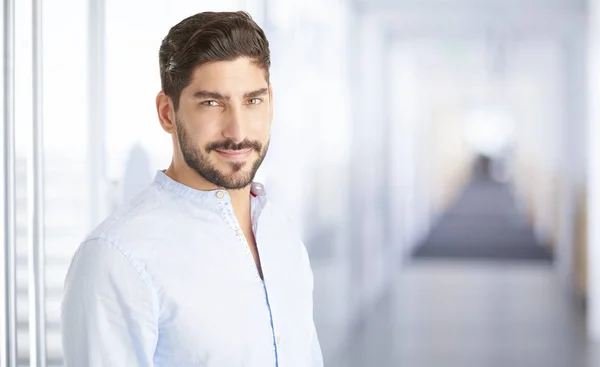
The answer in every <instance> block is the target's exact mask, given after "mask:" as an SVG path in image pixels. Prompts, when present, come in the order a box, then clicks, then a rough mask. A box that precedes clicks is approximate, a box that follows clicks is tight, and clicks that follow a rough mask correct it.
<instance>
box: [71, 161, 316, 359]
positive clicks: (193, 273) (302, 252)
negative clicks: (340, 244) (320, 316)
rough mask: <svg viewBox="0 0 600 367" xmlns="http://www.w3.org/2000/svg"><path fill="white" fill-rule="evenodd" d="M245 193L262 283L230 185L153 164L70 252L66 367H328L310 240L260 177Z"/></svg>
mask: <svg viewBox="0 0 600 367" xmlns="http://www.w3.org/2000/svg"><path fill="white" fill-rule="evenodd" d="M250 200H251V219H252V229H253V231H254V236H255V239H256V244H257V248H258V252H259V256H260V261H261V265H262V271H263V274H264V281H263V280H262V279H261V278H260V277H259V276H258V271H257V268H256V265H255V262H254V259H253V257H252V254H251V252H250V249H249V247H248V243H247V242H246V239H245V237H244V234H243V232H242V230H241V228H240V225H239V223H238V221H237V219H236V217H235V215H234V213H233V209H232V205H231V200H230V198H229V195H228V193H227V191H225V190H213V191H199V190H195V189H192V188H190V187H188V186H185V185H183V184H180V183H178V182H176V181H174V180H172V179H171V178H169V177H168V176H167V175H166V174H165V173H164V172H162V171H158V172H157V175H156V178H155V180H154V182H153V183H152V184H151V185H150V186H149V187H148V188H147V189H146V190H145V191H144V192H142V193H141V194H139V195H138V196H137V197H135V198H134V199H133V200H131V201H130V202H129V203H128V204H126V205H124V206H122V207H121V208H119V209H117V210H116V211H115V212H114V213H113V214H112V215H111V216H110V217H109V218H108V219H106V220H105V221H104V222H103V223H102V224H101V225H100V226H98V227H97V228H96V229H95V230H94V231H93V232H92V233H91V234H90V235H89V236H88V237H87V238H86V239H85V240H84V241H83V242H82V244H81V245H80V246H79V248H78V250H77V252H76V253H75V255H74V257H73V260H72V262H71V265H70V267H69V271H68V273H67V277H66V281H65V286H64V298H63V302H62V307H61V321H62V341H63V354H64V362H65V365H66V366H73V367H82V366H86V367H95V366H110V367H118V366H127V367H133V366H144V367H146V366H155V367H159V366H161V367H162V366H169V367H175V366H185V367H195V366H198V367H200V366H202V367H241V366H244V367H268V366H273V367H296V366H297V367H321V366H322V365H323V361H322V355H321V349H320V346H319V341H318V338H317V333H316V330H315V326H314V322H313V300H312V292H313V275H312V271H311V268H310V263H309V259H308V255H307V252H306V249H305V247H304V244H303V243H302V241H301V240H300V237H299V235H298V234H297V232H296V231H295V230H294V228H293V226H292V225H291V223H290V221H289V220H287V219H286V218H287V217H286V216H285V215H283V214H282V213H281V212H278V210H277V209H276V208H274V207H273V205H272V203H271V202H269V203H268V204H267V196H266V193H265V190H264V188H263V186H262V185H260V184H258V183H253V184H252V187H251V199H250Z"/></svg>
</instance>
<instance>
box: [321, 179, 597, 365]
mask: <svg viewBox="0 0 600 367" xmlns="http://www.w3.org/2000/svg"><path fill="white" fill-rule="evenodd" d="M499 260H500V261H499ZM398 269H399V270H398V271H397V273H396V274H395V275H394V280H393V281H392V283H391V286H390V287H389V289H388V290H387V291H386V292H384V293H383V297H382V298H381V299H380V300H379V302H378V303H376V305H375V306H374V307H373V308H372V309H371V310H370V311H369V312H368V313H367V315H366V317H365V318H364V319H363V320H362V321H361V322H360V324H359V325H357V327H356V330H354V333H353V335H352V337H351V338H350V339H349V340H348V344H347V345H346V347H345V349H343V351H342V352H341V353H340V355H339V356H338V357H337V358H338V359H337V360H335V361H332V364H331V365H332V366H340V367H341V366H350V367H359V366H360V367H363V366H380V367H386V366H390V367H392V366H402V367H439V366H446V367H479V366H481V367H483V366H485V367H504V366H511V367H586V366H590V367H591V366H592V365H593V364H592V363H591V359H590V361H588V354H590V356H589V358H591V352H592V350H589V351H588V348H587V347H586V333H585V320H584V309H583V305H581V304H577V302H575V301H573V300H572V299H570V298H569V295H568V294H567V291H566V290H565V288H564V287H562V286H561V283H560V280H559V279H558V277H557V276H556V274H555V272H554V268H553V264H552V262H551V254H550V252H549V251H548V249H547V248H544V247H542V246H541V245H539V244H538V243H537V241H536V238H535V235H534V233H533V231H532V230H531V227H530V226H529V225H528V224H527V223H526V221H525V218H524V217H523V215H521V214H519V212H518V208H517V206H516V201H515V200H514V198H513V196H512V193H511V190H510V188H509V187H508V186H507V185H505V184H502V183H498V182H495V181H494V180H493V179H492V177H491V175H489V174H487V173H486V172H483V173H482V172H481V171H480V170H475V174H474V177H473V179H472V181H471V182H470V183H469V184H468V185H467V186H466V188H465V190H464V191H463V193H462V194H461V195H460V196H459V197H458V199H457V200H456V202H454V203H453V204H452V205H451V206H450V207H449V209H448V211H447V212H446V213H445V214H444V215H443V216H442V218H441V219H440V220H439V222H438V223H437V224H436V225H434V226H433V228H432V230H431V232H430V234H429V236H428V237H427V239H426V240H425V241H424V244H423V245H422V246H420V247H418V248H417V249H416V251H414V258H413V259H411V260H409V261H408V263H407V264H405V265H404V266H403V267H399V268H398ZM400 269H401V270H400ZM594 366H595V364H594Z"/></svg>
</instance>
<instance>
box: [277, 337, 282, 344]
mask: <svg viewBox="0 0 600 367" xmlns="http://www.w3.org/2000/svg"><path fill="white" fill-rule="evenodd" d="M279 343H281V337H279V336H278V337H277V345H279Z"/></svg>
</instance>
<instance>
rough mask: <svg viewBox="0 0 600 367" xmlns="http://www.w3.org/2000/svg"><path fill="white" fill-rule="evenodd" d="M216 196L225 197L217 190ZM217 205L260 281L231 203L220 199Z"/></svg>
mask: <svg viewBox="0 0 600 367" xmlns="http://www.w3.org/2000/svg"><path fill="white" fill-rule="evenodd" d="M219 193H221V195H219ZM216 196H217V198H219V196H222V197H221V198H220V199H222V198H224V197H225V194H224V193H223V192H222V191H218V192H217V194H216ZM219 206H220V209H221V217H222V218H223V220H224V221H225V223H227V224H228V225H229V227H230V228H231V229H232V230H233V231H234V233H235V235H236V237H237V238H238V240H239V241H240V244H241V245H242V247H243V249H244V252H245V253H246V256H247V257H248V259H249V262H248V263H249V264H251V266H252V271H253V274H254V277H255V278H256V279H258V280H260V281H261V282H262V279H261V278H260V275H259V274H258V269H257V268H256V263H255V261H254V256H252V253H251V252H250V246H249V245H248V241H247V240H246V237H245V236H244V231H242V229H241V228H240V226H239V224H238V221H237V218H236V217H235V215H234V213H233V210H232V208H231V205H229V202H227V201H220V202H219Z"/></svg>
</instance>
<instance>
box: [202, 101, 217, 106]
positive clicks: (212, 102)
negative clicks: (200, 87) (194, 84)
mask: <svg viewBox="0 0 600 367" xmlns="http://www.w3.org/2000/svg"><path fill="white" fill-rule="evenodd" d="M201 104H202V105H204V106H208V107H218V106H219V102H217V101H214V100H210V101H204V102H202V103H201Z"/></svg>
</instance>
